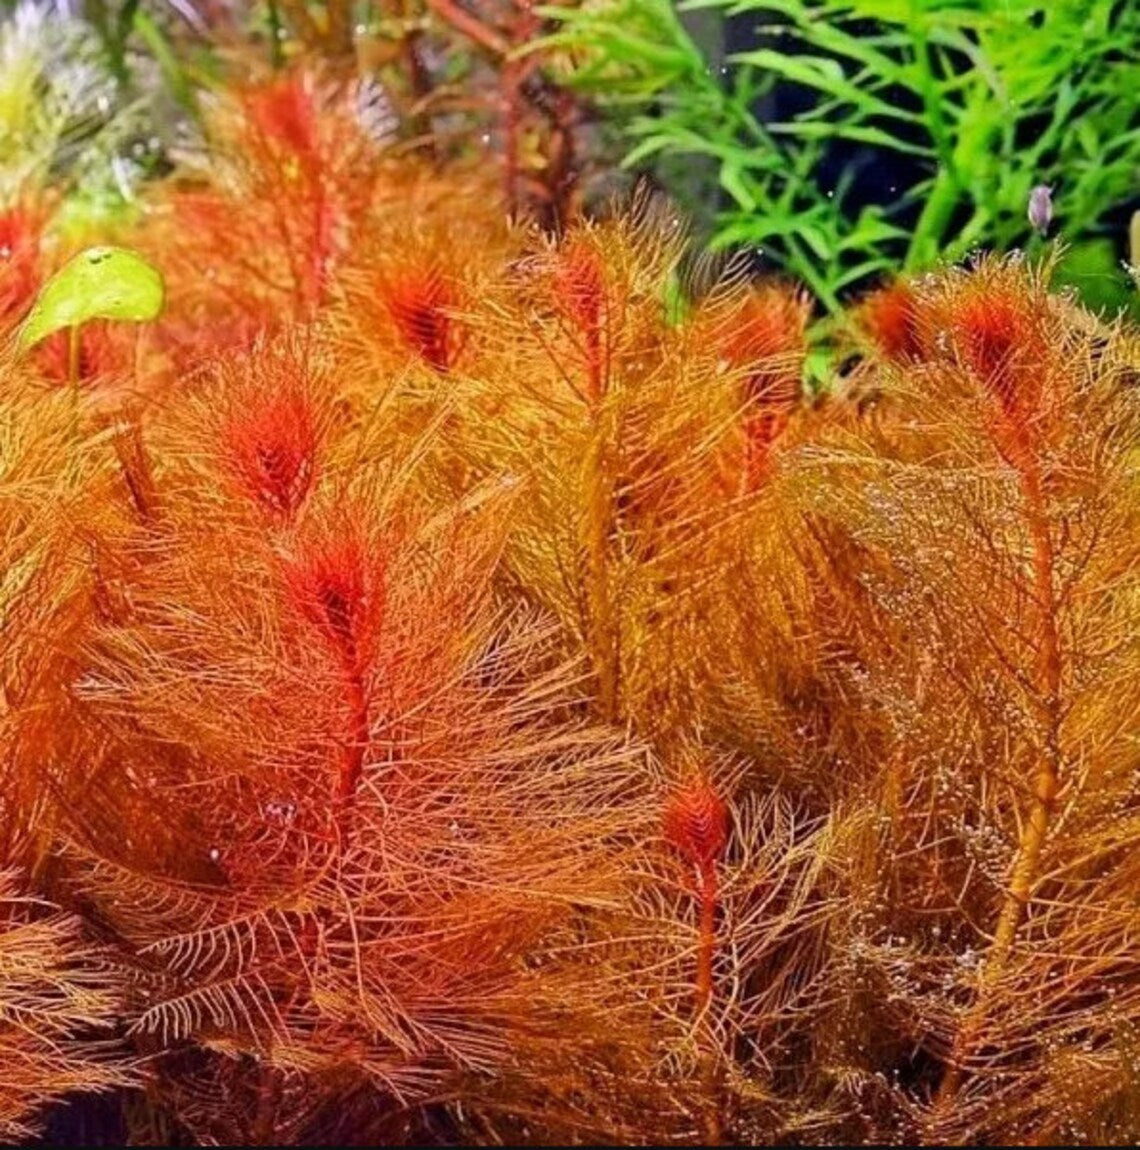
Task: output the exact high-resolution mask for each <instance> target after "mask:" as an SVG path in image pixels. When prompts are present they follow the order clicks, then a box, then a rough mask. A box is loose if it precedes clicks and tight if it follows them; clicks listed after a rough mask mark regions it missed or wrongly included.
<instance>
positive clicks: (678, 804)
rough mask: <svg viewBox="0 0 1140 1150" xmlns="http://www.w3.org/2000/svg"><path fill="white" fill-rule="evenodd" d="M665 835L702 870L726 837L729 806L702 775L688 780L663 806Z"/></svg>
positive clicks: (706, 866) (721, 849) (725, 840)
mask: <svg viewBox="0 0 1140 1150" xmlns="http://www.w3.org/2000/svg"><path fill="white" fill-rule="evenodd" d="M665 838H666V839H667V840H668V841H669V843H670V844H671V845H672V846H673V847H675V848H676V849H677V850H678V851H680V853H681V854H682V855H684V856H685V858H687V859H688V860H689V861H690V862H692V863H694V864H696V866H698V867H699V868H701V869H702V870H706V869H708V868H709V867H711V866H712V864H713V862H714V861H715V860H716V858H717V856H718V855H719V854H720V853H721V851H723V850H724V846H725V843H726V842H727V841H728V807H727V806H726V805H725V803H724V800H723V799H722V798H721V797H720V796H719V795H718V794H717V793H716V791H715V790H714V789H713V787H712V785H711V784H710V783H708V782H707V781H705V780H704V779H701V780H698V781H695V782H692V783H689V784H687V785H686V786H685V787H683V788H682V789H681V790H679V791H678V792H677V793H676V794H674V795H673V797H672V798H671V799H670V800H669V802H668V805H667V806H666V808H665Z"/></svg>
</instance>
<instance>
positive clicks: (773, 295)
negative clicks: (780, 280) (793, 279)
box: [723, 286, 811, 415]
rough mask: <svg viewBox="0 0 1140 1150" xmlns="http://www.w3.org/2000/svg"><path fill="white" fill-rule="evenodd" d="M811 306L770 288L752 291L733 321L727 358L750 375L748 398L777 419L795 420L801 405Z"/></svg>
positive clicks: (790, 293)
mask: <svg viewBox="0 0 1140 1150" xmlns="http://www.w3.org/2000/svg"><path fill="white" fill-rule="evenodd" d="M810 311H811V303H810V301H809V300H808V299H807V297H806V296H804V295H803V294H802V293H800V292H793V291H789V290H788V289H787V288H783V287H777V286H767V287H763V288H759V289H757V290H756V291H753V292H752V293H751V294H750V295H749V296H748V298H747V300H745V303H744V306H743V307H742V308H741V309H740V310H739V311H737V312H736V313H734V314H733V315H732V317H731V318H730V320H729V322H730V323H731V330H729V331H727V332H726V333H725V334H724V336H723V346H724V354H725V356H726V357H727V359H728V361H729V362H730V363H731V364H732V365H733V366H734V367H737V368H741V369H743V370H745V371H746V373H747V374H746V375H745V383H744V387H745V398H746V400H747V402H748V403H749V404H750V405H751V406H753V407H757V406H759V407H761V408H763V409H764V410H765V411H767V412H770V413H772V414H783V415H788V414H790V413H791V412H792V411H793V410H794V409H795V407H796V406H797V405H798V403H799V401H800V394H801V379H802V375H803V364H804V357H805V356H806V354H807V336H806V329H807V320H808V315H809V314H810Z"/></svg>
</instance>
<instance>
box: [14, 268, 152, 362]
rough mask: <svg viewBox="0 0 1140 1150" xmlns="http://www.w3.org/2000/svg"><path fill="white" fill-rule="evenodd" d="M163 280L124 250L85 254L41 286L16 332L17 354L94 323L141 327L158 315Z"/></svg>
mask: <svg viewBox="0 0 1140 1150" xmlns="http://www.w3.org/2000/svg"><path fill="white" fill-rule="evenodd" d="M165 297H166V290H165V287H164V285H163V282H162V275H161V274H160V273H159V271H158V269H157V268H154V267H152V266H151V265H150V264H148V263H147V262H146V260H144V259H143V258H142V257H141V256H139V255H136V254H135V253H134V252H132V251H128V250H127V249H126V248H113V247H97V248H88V249H87V250H86V251H82V252H80V253H79V254H78V255H77V256H74V257H73V258H72V259H70V260H69V261H68V262H67V263H66V264H64V266H63V267H62V268H60V269H59V271H57V272H56V273H55V275H53V276H52V277H51V279H49V280H48V282H47V283H46V284H44V287H43V290H42V291H41V292H40V294H39V297H38V298H37V300H36V303H35V306H34V307H33V308H32V310H31V314H29V316H28V318H27V320H25V321H24V326H23V328H22V329H21V331H20V338H19V343H20V347H21V348H29V347H32V346H33V345H34V344H37V343H39V342H40V340H41V339H45V338H46V337H47V336H49V335H51V334H52V333H53V332H57V331H59V330H61V329H62V328H65V327H75V326H77V325H78V324H83V323H87V322H88V321H89V320H93V319H116V320H130V321H133V322H135V323H145V322H146V321H147V320H152V319H156V318H157V317H158V315H159V313H160V312H161V311H162V305H163V303H164V301H165Z"/></svg>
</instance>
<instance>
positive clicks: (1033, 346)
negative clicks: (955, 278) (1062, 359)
mask: <svg viewBox="0 0 1140 1150" xmlns="http://www.w3.org/2000/svg"><path fill="white" fill-rule="evenodd" d="M1021 291H1022V292H1023V291H1024V289H1021ZM949 321H950V329H951V332H952V335H953V338H954V342H955V345H956V347H957V349H958V353H959V355H960V356H961V358H962V360H963V361H964V362H965V364H966V366H967V367H969V368H970V370H971V371H972V372H973V373H974V375H976V376H977V377H978V379H980V380H981V381H982V383H983V384H984V385H985V387H986V389H987V390H988V391H989V392H990V394H991V395H993V396H994V398H995V399H997V400H998V402H999V403H1000V404H1001V407H1002V410H1003V412H1004V413H1005V415H1006V416H1007V417H1010V418H1011V419H1013V420H1014V421H1015V422H1021V420H1022V419H1024V417H1025V416H1026V415H1028V414H1029V413H1030V412H1031V411H1032V410H1033V408H1034V407H1035V406H1036V398H1037V392H1038V389H1039V386H1040V378H1039V371H1040V367H1041V362H1042V359H1043V352H1044V340H1043V333H1042V330H1041V325H1040V322H1039V320H1038V317H1037V315H1036V314H1035V312H1034V307H1033V302H1032V301H1031V300H1028V299H1026V298H1024V295H1023V294H1021V292H1019V291H1017V290H1015V289H1014V288H1013V287H1010V286H1006V285H1004V284H1001V283H986V282H984V281H978V282H976V284H971V285H970V287H969V289H968V290H967V291H966V292H965V293H964V296H963V298H961V299H960V300H956V301H954V302H953V304H952V305H951V312H950V316H949Z"/></svg>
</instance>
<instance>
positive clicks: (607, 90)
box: [556, 0, 1140, 310]
mask: <svg viewBox="0 0 1140 1150" xmlns="http://www.w3.org/2000/svg"><path fill="white" fill-rule="evenodd" d="M703 9H707V10H713V12H715V13H717V14H721V15H723V16H724V17H725V18H731V19H733V20H735V21H737V22H738V25H741V26H744V27H745V29H746V31H747V34H748V36H749V46H748V49H747V50H745V51H740V52H736V53H734V54H732V55H730V56H729V57H728V60H727V63H726V65H725V66H724V67H723V68H717V67H711V66H710V64H709V61H708V60H707V59H706V53H705V51H704V50H702V48H701V47H700V46H698V44H697V43H696V42H695V40H694V37H693V35H691V34H690V31H689V30H688V28H687V27H686V25H685V23H684V21H683V16H684V14H687V13H695V12H696V11H698V10H703ZM557 11H558V14H559V16H560V18H561V20H562V25H561V31H560V32H559V33H558V35H557V37H556V39H557V40H558V41H559V42H560V43H562V44H563V45H566V46H569V47H572V48H573V49H574V50H576V51H577V52H578V53H579V57H580V62H579V64H578V65H577V67H576V70H575V72H574V75H573V82H574V83H576V84H577V85H578V86H579V87H580V88H583V89H585V90H587V91H588V92H590V93H592V94H593V95H594V96H595V97H596V98H597V99H598V100H599V101H601V102H602V103H603V105H605V106H606V107H607V108H608V109H609V110H610V111H611V112H613V113H616V114H618V115H620V116H621V117H622V118H623V120H624V124H625V130H626V132H627V134H628V136H629V140H630V143H631V148H630V150H629V151H628V154H627V156H626V163H627V164H633V165H636V164H642V163H644V162H646V161H649V160H651V159H655V158H657V157H662V156H665V157H670V158H672V159H674V160H675V159H676V157H678V156H686V157H690V158H692V159H694V160H698V159H699V160H703V161H704V163H705V165H707V166H706V168H705V169H703V170H705V171H707V176H706V178H705V180H704V183H703V186H701V187H699V188H698V189H697V190H696V195H697V196H698V198H699V200H700V201H702V202H703V203H705V204H706V205H707V204H709V203H713V204H717V203H719V205H720V206H719V207H718V208H717V209H715V210H714V212H713V218H712V219H711V221H710V224H711V228H712V232H713V240H714V243H715V244H716V245H717V246H720V247H728V246H745V247H750V248H760V249H762V252H763V255H764V257H765V258H766V259H767V260H769V261H771V262H773V263H775V264H777V265H779V266H780V267H781V268H783V269H784V270H786V271H787V272H790V273H792V274H794V275H795V276H797V277H799V278H800V279H802V280H803V281H804V282H805V283H807V284H808V285H810V286H811V288H812V289H813V291H814V292H815V294H816V295H817V296H818V297H819V298H820V299H821V300H822V301H823V302H824V303H826V304H827V306H828V307H829V309H831V310H834V309H835V307H836V306H837V304H838V302H839V300H840V299H841V297H842V296H843V295H844V293H845V292H847V291H848V290H849V289H851V288H854V287H858V286H861V285H863V284H864V283H866V282H867V281H869V280H870V279H873V278H874V277H876V276H878V275H880V274H881V273H882V272H883V271H885V270H886V269H888V268H894V267H897V266H899V265H901V266H902V267H903V268H904V269H905V270H907V271H915V270H921V269H924V268H927V267H930V266H932V265H933V264H935V263H936V262H937V261H938V260H939V259H940V258H943V257H945V258H948V259H957V258H960V257H961V256H962V255H964V254H965V253H966V252H968V251H969V250H971V249H973V248H994V249H999V250H1004V249H1009V248H1011V247H1014V246H1018V245H1025V244H1027V243H1028V244H1029V245H1030V246H1032V245H1033V244H1036V243H1039V242H1041V241H1040V240H1038V239H1033V238H1032V235H1033V229H1032V227H1031V225H1030V222H1029V220H1028V219H1027V216H1026V208H1027V205H1028V201H1029V195H1030V192H1031V190H1032V189H1033V188H1034V187H1035V186H1037V185H1039V184H1044V185H1052V186H1053V205H1054V209H1055V210H1054V218H1055V221H1056V222H1055V232H1056V234H1059V235H1061V236H1062V237H1063V238H1064V239H1065V240H1066V241H1067V242H1068V243H1069V244H1070V245H1071V254H1070V259H1069V263H1070V268H1071V275H1072V278H1074V279H1075V280H1077V281H1078V282H1079V283H1081V285H1082V287H1083V288H1084V289H1085V290H1086V295H1087V296H1088V297H1089V298H1090V300H1091V299H1093V297H1096V300H1095V302H1098V303H1100V302H1108V301H1109V300H1110V299H1112V298H1113V297H1114V292H1113V291H1112V290H1106V283H1105V280H1106V278H1107V280H1108V281H1109V282H1108V284H1107V289H1115V293H1116V294H1117V295H1118V294H1119V293H1120V292H1121V291H1122V289H1123V286H1124V282H1125V281H1124V277H1123V276H1122V275H1121V274H1120V272H1119V258H1120V256H1121V255H1122V254H1123V252H1117V251H1116V250H1115V247H1114V242H1115V240H1116V238H1117V233H1119V232H1120V231H1121V229H1119V228H1114V229H1113V231H1112V233H1111V234H1110V233H1109V230H1108V224H1107V220H1106V217H1107V216H1108V215H1109V213H1110V212H1111V211H1112V210H1113V209H1114V208H1115V207H1117V206H1118V205H1120V204H1122V203H1123V202H1125V201H1127V200H1128V199H1129V197H1132V196H1135V194H1136V190H1137V181H1136V172H1137V168H1138V165H1140V110H1138V105H1137V101H1136V98H1135V91H1134V84H1133V83H1132V82H1131V81H1130V80H1129V76H1130V74H1132V68H1133V67H1134V66H1135V64H1136V62H1137V60H1138V59H1140V8H1137V7H1136V6H1135V5H1132V4H1121V3H1114V2H1113V0H1059V2H1057V3H1053V4H1050V5H1045V4H1043V3H1041V2H1040V0H978V2H976V3H972V4H968V5H967V4H962V3H960V2H955V0H683V2H682V3H680V4H678V5H674V4H673V3H671V2H670V0H603V2H602V3H600V4H593V5H587V6H583V7H580V8H564V9H558V10H557ZM750 19H751V21H752V25H751V27H750V28H749V27H747V21H749V20H750ZM789 100H791V101H795V102H798V103H799V104H800V105H806V107H803V110H801V111H800V112H799V113H798V114H794V115H787V114H786V105H787V104H788V102H789ZM773 109H774V110H775V114H774V115H773V114H772V113H773ZM691 167H692V166H691V165H690V169H691ZM884 170H886V171H889V172H890V173H891V175H890V176H889V177H887V178H883V177H882V173H883V171H884ZM896 173H897V179H896ZM690 174H691V171H690ZM868 177H870V179H869V180H868ZM868 182H870V183H878V184H881V185H883V189H885V193H884V190H883V189H873V190H871V191H868V188H867V184H868ZM884 194H885V202H875V200H876V197H877V196H880V197H881V196H883V195H884ZM1062 270H1064V269H1062Z"/></svg>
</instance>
